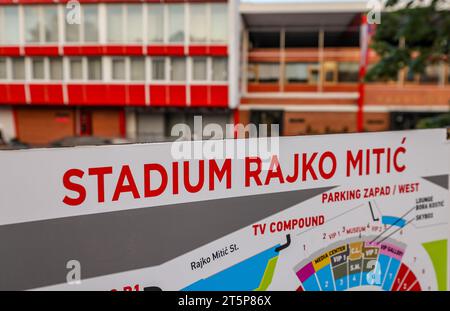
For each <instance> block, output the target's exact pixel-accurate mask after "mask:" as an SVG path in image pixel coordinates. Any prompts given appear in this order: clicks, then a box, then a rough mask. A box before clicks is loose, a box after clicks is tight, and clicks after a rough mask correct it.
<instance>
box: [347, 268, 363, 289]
mask: <svg viewBox="0 0 450 311" xmlns="http://www.w3.org/2000/svg"><path fill="white" fill-rule="evenodd" d="M360 285H361V271H359V272H355V273H352V274H350V276H349V284H348V287H349V288H351V287H358V286H360Z"/></svg>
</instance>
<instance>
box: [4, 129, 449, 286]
mask: <svg viewBox="0 0 450 311" xmlns="http://www.w3.org/2000/svg"><path fill="white" fill-rule="evenodd" d="M260 142H262V140H250V141H249V140H225V141H214V142H193V143H192V142H189V143H174V144H171V143H161V144H137V145H117V146H100V147H76V148H61V149H35V150H19V151H0V249H1V254H0V289H46V290H53V289H55V290H56V289H57V290H155V289H162V290H301V291H309V290H336V291H337V290H358V289H374V290H375V289H377V290H378V289H381V290H446V289H447V288H448V280H449V277H448V271H449V270H448V239H449V234H450V232H449V231H450V230H449V220H450V212H449V200H450V198H449V171H450V154H449V144H448V142H447V140H446V131H445V130H423V131H405V132H386V133H367V134H344V135H325V136H308V137H283V138H280V140H279V143H278V145H277V147H278V148H277V152H272V154H271V156H270V157H268V158H265V159H262V158H261V157H258V156H257V154H252V155H251V156H248V154H246V153H245V152H241V151H242V150H245V149H246V146H248V145H249V144H250V143H260ZM185 148H187V149H185ZM180 150H184V151H186V150H189V151H190V152H189V154H192V157H191V158H190V159H179V158H178V157H179V155H180ZM218 150H219V151H220V152H217V151H218ZM225 150H226V152H225ZM181 153H183V152H181ZM185 153H186V152H185ZM220 153H222V154H224V156H222V157H220V156H217V155H219V154H220ZM174 154H176V155H177V156H175V155H174ZM211 154H214V155H216V156H215V157H213V156H211Z"/></svg>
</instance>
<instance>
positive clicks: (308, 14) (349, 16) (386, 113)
mask: <svg viewBox="0 0 450 311" xmlns="http://www.w3.org/2000/svg"><path fill="white" fill-rule="evenodd" d="M366 11H367V8H366V2H365V1H359V2H355V1H348V2H346V1H339V2H337V1H329V2H327V1H308V2H301V3H284V4H280V3H265V2H262V3H242V4H241V6H240V12H241V17H242V25H243V30H242V34H243V36H242V56H243V57H242V60H243V66H242V67H243V69H242V71H241V73H242V75H241V94H242V97H241V105H240V108H239V110H240V113H239V115H240V117H239V119H240V120H241V122H244V123H247V122H254V123H267V124H270V123H278V124H280V127H281V133H282V134H283V135H302V134H321V133H338V132H339V133H342V132H354V131H356V130H357V124H358V120H357V119H358V107H362V109H361V111H362V114H361V129H362V130H365V131H383V130H396V129H409V128H414V126H415V124H416V122H417V120H419V119H421V118H424V117H428V116H433V115H436V114H440V113H442V112H448V111H449V110H450V80H449V75H450V70H449V68H448V65H446V64H439V65H436V66H432V67H429V68H427V70H426V72H425V74H423V75H420V76H417V75H416V76H415V75H412V74H410V73H409V72H408V71H407V70H405V71H403V72H399V73H398V79H397V81H392V82H375V83H366V84H359V83H358V82H359V81H360V78H361V76H362V75H361V73H362V72H361V70H362V67H361V66H362V64H364V63H367V66H366V67H367V68H370V66H371V65H373V64H374V63H376V62H377V61H378V58H377V55H376V54H375V53H374V52H373V51H371V50H367V49H365V47H366V46H367V45H366V44H365V43H366V42H368V40H369V39H370V35H371V32H373V31H375V27H374V26H368V25H367V24H366V22H365V14H364V12H366ZM366 50H367V53H365V51H366ZM362 60H363V61H362Z"/></svg>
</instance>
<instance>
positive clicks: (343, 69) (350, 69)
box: [338, 62, 359, 82]
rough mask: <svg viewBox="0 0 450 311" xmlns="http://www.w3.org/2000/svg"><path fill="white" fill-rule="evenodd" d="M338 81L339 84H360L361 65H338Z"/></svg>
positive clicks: (354, 63) (347, 63) (348, 63)
mask: <svg viewBox="0 0 450 311" xmlns="http://www.w3.org/2000/svg"><path fill="white" fill-rule="evenodd" d="M338 81H339V82H358V81H359V63H356V62H353V63H351V62H342V63H338Z"/></svg>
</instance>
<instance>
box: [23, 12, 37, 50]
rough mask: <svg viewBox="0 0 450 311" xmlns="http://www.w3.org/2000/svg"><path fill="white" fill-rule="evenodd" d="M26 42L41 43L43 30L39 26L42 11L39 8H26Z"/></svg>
mask: <svg viewBox="0 0 450 311" xmlns="http://www.w3.org/2000/svg"><path fill="white" fill-rule="evenodd" d="M24 13H25V41H26V42H40V38H41V30H40V25H39V20H40V10H39V7H38V6H35V5H30V6H25V8H24Z"/></svg>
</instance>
